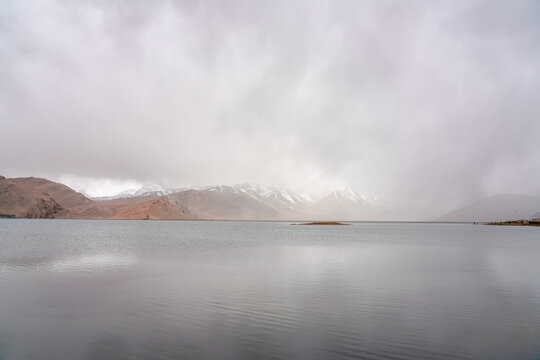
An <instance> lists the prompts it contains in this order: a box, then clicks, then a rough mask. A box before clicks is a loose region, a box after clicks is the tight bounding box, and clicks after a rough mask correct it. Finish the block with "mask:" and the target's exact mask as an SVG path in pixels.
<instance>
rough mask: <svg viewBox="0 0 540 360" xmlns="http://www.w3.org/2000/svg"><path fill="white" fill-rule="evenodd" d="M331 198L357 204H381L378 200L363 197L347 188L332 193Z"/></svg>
mask: <svg viewBox="0 0 540 360" xmlns="http://www.w3.org/2000/svg"><path fill="white" fill-rule="evenodd" d="M331 196H332V197H333V198H334V199H335V200H337V201H350V202H353V203H356V204H376V203H377V202H379V200H378V199H377V198H374V197H369V196H366V195H361V194H359V193H358V192H356V191H355V190H353V189H351V188H350V187H347V186H344V187H340V188H337V189H336V190H334V191H332V193H331Z"/></svg>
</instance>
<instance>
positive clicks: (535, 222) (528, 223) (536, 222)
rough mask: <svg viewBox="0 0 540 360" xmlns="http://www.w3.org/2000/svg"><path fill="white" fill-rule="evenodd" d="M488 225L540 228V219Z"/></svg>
mask: <svg viewBox="0 0 540 360" xmlns="http://www.w3.org/2000/svg"><path fill="white" fill-rule="evenodd" d="M486 225H505V226H540V219H534V220H508V221H496V222H489V223H487V224H486Z"/></svg>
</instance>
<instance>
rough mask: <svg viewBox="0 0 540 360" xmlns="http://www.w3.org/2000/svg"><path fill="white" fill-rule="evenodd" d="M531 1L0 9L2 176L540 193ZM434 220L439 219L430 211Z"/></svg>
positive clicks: (466, 195)
mask: <svg viewBox="0 0 540 360" xmlns="http://www.w3.org/2000/svg"><path fill="white" fill-rule="evenodd" d="M539 18H540V4H539V3H538V2H535V1H516V2H503V1H487V2H486V1H457V2H455V1H443V2H431V1H409V2H402V1H294V2H290V1H283V2H281V1H260V2H259V1H257V2H253V1H232V2H221V1H215V2H214V1H182V2H172V1H136V2H132V1H129V2H127V1H113V2H109V1H79V2H69V1H61V0H56V1H55V0H48V1H40V2H38V1H27V2H19V1H4V2H3V5H2V8H1V10H0V24H2V25H0V26H1V27H2V30H1V31H0V79H1V80H0V126H1V128H2V131H1V133H0V169H5V170H4V171H9V172H10V173H13V174H16V173H29V172H30V173H31V172H36V173H44V172H46V173H53V174H54V173H56V174H71V175H74V176H81V177H95V178H107V177H108V178H115V179H132V180H134V181H139V182H145V181H150V180H156V179H167V180H170V181H176V182H181V183H204V184H206V183H220V182H225V183H231V182H244V181H256V182H261V183H267V184H270V185H280V186H288V187H291V188H293V189H296V190H298V189H301V190H305V189H311V190H313V191H318V190H321V189H322V188H325V187H329V186H335V185H342V184H348V185H350V186H352V187H354V188H356V189H358V190H359V191H361V192H366V193H368V194H369V193H373V194H375V195H377V196H380V197H384V198H388V199H392V200H395V201H398V202H402V203H405V204H407V205H408V207H410V208H411V210H410V211H416V213H417V214H418V216H423V217H426V216H430V214H431V213H436V212H441V211H444V210H446V209H449V208H451V207H452V206H455V205H457V204H459V203H462V202H465V201H468V200H473V199H476V198H479V197H481V196H485V195H489V194H493V193H499V192H514V193H515V192H521V193H527V194H532V195H540V182H539V181H538V179H539V178H540V176H539V175H540V168H538V167H536V166H532V165H531V164H534V163H535V160H536V159H538V158H539V156H540V146H539V145H538V143H539V142H538V139H539V135H540V125H539V124H538V123H539V121H538V119H539V118H540V102H539V101H538V94H540V67H539V66H538V64H539V63H540V47H539V46H538V44H540V26H539V25H538V24H540V21H538V20H539ZM435 215H437V214H434V216H433V217H435Z"/></svg>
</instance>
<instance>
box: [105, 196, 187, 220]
mask: <svg viewBox="0 0 540 360" xmlns="http://www.w3.org/2000/svg"><path fill="white" fill-rule="evenodd" d="M132 203H133V202H132ZM117 211H118V212H117V213H116V214H115V215H114V216H113V217H112V218H113V219H126V220H156V219H162V220H182V219H192V217H191V216H189V215H187V214H185V213H184V210H183V209H182V207H181V206H179V205H177V204H174V203H172V202H170V201H169V200H167V199H166V198H164V197H158V198H156V199H150V200H146V201H144V202H142V203H139V204H133V205H132V206H129V205H128V206H126V207H125V208H123V209H122V208H120V207H119V208H118V209H117Z"/></svg>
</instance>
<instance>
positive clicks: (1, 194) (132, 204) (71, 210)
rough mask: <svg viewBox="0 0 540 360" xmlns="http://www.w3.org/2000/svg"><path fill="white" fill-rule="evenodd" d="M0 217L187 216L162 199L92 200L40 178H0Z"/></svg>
mask: <svg viewBox="0 0 540 360" xmlns="http://www.w3.org/2000/svg"><path fill="white" fill-rule="evenodd" d="M0 217H10V218H68V219H69V218H71V219H189V218H190V217H189V216H188V215H186V214H184V210H183V209H182V208H181V207H180V206H178V205H176V204H173V203H171V202H169V201H168V200H167V199H165V198H157V199H156V198H153V199H152V198H136V199H125V200H112V201H95V200H91V199H89V198H87V197H86V196H84V195H83V194H81V193H78V192H76V191H75V190H73V189H71V188H69V187H67V186H65V185H63V184H60V183H56V182H53V181H50V180H46V179H40V178H33V177H29V178H11V179H6V178H4V177H0Z"/></svg>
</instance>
